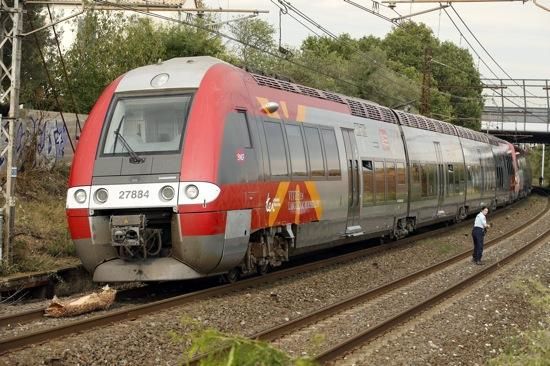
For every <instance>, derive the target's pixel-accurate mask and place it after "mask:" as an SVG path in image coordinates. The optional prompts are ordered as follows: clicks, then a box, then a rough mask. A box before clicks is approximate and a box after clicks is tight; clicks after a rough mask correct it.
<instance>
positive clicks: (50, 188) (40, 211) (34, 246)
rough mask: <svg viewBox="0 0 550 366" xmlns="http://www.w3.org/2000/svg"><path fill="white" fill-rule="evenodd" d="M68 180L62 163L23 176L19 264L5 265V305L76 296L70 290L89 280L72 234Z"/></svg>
mask: <svg viewBox="0 0 550 366" xmlns="http://www.w3.org/2000/svg"><path fill="white" fill-rule="evenodd" d="M68 174H69V167H68V166H67V165H66V164H65V163H58V164H57V165H55V166H53V167H52V168H34V169H23V171H22V172H21V173H20V174H19V175H18V178H17V184H16V214H15V231H14V235H13V251H12V253H13V260H12V263H11V264H10V265H4V264H0V292H2V294H3V297H2V298H3V299H6V297H9V298H10V300H8V302H9V301H14V300H17V299H19V298H20V297H22V296H28V295H33V292H34V294H37V295H40V294H42V295H47V294H48V293H51V292H53V291H55V292H56V293H61V294H63V293H66V292H67V291H69V292H70V291H73V289H65V288H64V286H65V287H66V286H68V284H69V283H71V284H72V283H75V281H74V279H75V278H84V272H81V271H80V270H79V269H78V266H79V264H80V261H79V260H78V258H76V256H75V254H76V253H75V248H74V245H73V243H72V241H71V240H70V236H69V232H68V229H67V219H66V216H65V196H66V192H67V178H68ZM72 268H74V270H72ZM73 271H74V272H73ZM80 285H83V284H80ZM35 288H38V290H34V289H35ZM12 295H13V296H12Z"/></svg>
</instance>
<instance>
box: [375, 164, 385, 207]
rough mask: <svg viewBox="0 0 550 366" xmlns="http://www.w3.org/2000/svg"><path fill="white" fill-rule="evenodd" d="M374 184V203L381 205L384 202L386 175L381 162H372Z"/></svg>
mask: <svg viewBox="0 0 550 366" xmlns="http://www.w3.org/2000/svg"><path fill="white" fill-rule="evenodd" d="M374 182H375V183H374V187H375V190H376V195H375V198H376V203H383V202H384V201H385V200H386V174H385V172H384V162H382V161H375V162H374Z"/></svg>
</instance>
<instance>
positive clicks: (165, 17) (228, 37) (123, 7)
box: [96, 0, 404, 102]
mask: <svg viewBox="0 0 550 366" xmlns="http://www.w3.org/2000/svg"><path fill="white" fill-rule="evenodd" d="M96 2H97V3H103V4H107V5H109V6H113V7H116V8H119V9H123V10H128V11H133V12H136V13H139V14H143V15H147V16H151V17H155V18H158V19H162V20H167V21H171V22H175V23H179V24H184V25H188V26H191V27H194V28H197V29H201V30H203V31H206V32H210V33H213V34H216V35H218V36H220V37H223V38H226V39H228V40H230V41H233V42H236V43H240V44H242V45H244V46H247V47H251V48H254V49H256V50H257V51H260V52H263V53H265V54H267V55H269V56H271V57H275V58H277V59H279V60H281V61H285V62H288V63H291V64H293V65H296V66H298V67H301V68H303V69H306V70H309V71H312V72H315V73H317V74H319V75H322V76H325V77H328V78H330V79H333V80H336V81H340V82H342V83H345V84H348V85H351V86H354V87H356V88H359V89H362V87H361V86H360V85H357V84H355V83H353V82H351V81H348V80H345V79H341V78H338V77H336V76H333V75H330V74H327V73H325V72H322V71H319V70H316V69H313V68H311V67H309V66H307V65H304V64H302V63H299V62H296V61H293V60H288V59H286V58H284V57H282V56H280V55H278V54H276V53H274V52H271V51H268V50H265V49H261V48H260V47H258V46H256V45H254V44H250V43H246V42H244V41H241V40H239V39H237V38H235V37H232V36H230V35H227V34H225V33H222V32H220V31H217V30H214V29H210V28H208V27H206V26H202V25H199V24H194V23H191V22H187V21H184V20H178V19H174V18H170V17H167V16H164V15H161V14H154V13H150V12H148V11H143V10H139V9H136V8H134V7H131V6H127V5H123V4H117V3H112V2H110V1H107V0H96ZM385 96H386V97H388V98H390V99H393V100H396V101H400V102H403V101H404V100H403V99H401V98H398V97H393V96H391V95H387V94H386V95H385Z"/></svg>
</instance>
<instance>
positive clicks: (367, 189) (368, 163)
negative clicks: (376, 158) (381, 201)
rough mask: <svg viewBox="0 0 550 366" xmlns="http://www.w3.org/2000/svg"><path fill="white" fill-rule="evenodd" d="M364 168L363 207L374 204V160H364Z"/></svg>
mask: <svg viewBox="0 0 550 366" xmlns="http://www.w3.org/2000/svg"><path fill="white" fill-rule="evenodd" d="M361 165H362V167H363V206H367V205H372V203H373V202H374V167H373V166H372V160H362V161H361Z"/></svg>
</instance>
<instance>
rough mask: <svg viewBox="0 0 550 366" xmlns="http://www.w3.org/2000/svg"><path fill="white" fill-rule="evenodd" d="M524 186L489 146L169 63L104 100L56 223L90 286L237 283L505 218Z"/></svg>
mask: <svg viewBox="0 0 550 366" xmlns="http://www.w3.org/2000/svg"><path fill="white" fill-rule="evenodd" d="M530 179H531V178H530V171H529V165H528V164H527V163H526V161H525V158H524V156H523V155H522V153H521V152H519V151H518V150H517V149H516V148H515V147H514V146H513V145H512V144H510V143H508V142H506V141H503V140H500V139H498V138H496V137H492V136H490V135H485V134H482V133H479V132H475V131H472V130H468V129H465V128H462V127H459V126H454V125H451V124H448V123H445V122H441V121H437V120H434V119H430V118H426V117H422V116H417V115H413V114H409V113H405V112H402V111H398V110H392V109H389V108H386V107H383V106H380V105H377V104H375V103H371V102H368V101H365V100H361V99H357V98H351V97H347V96H344V95H340V94H335V93H330V92H326V91H321V90H317V89H313V88H309V87H305V86H302V85H297V84H293V83H290V82H287V81H281V80H277V79H274V78H270V77H266V76H262V75H256V74H253V73H249V72H246V71H244V70H242V69H240V68H237V67H234V66H232V65H230V64H227V63H225V62H223V61H220V60H217V59H214V58H211V57H190V58H175V59H171V60H168V61H165V62H162V63H158V64H155V65H149V66H145V67H140V68H138V69H135V70H132V71H130V72H128V73H126V74H124V75H122V76H121V77H119V78H118V79H116V80H115V81H113V82H112V83H111V84H110V85H109V86H108V87H107V88H106V89H105V91H104V92H103V93H102V95H101V96H100V98H99V100H98V101H97V103H96V104H95V106H94V107H93V109H92V111H91V113H90V115H89V117H88V119H87V121H86V125H85V127H84V130H83V132H82V135H81V138H80V142H79V144H78V148H77V151H76V153H75V156H74V161H73V164H72V169H71V174H70V178H69V190H68V193H67V216H68V222H69V228H70V232H71V236H72V239H73V241H74V243H75V245H76V248H77V253H78V255H79V257H80V258H81V260H82V262H83V264H84V266H85V267H86V269H87V270H89V271H90V272H92V273H93V278H94V281H98V282H119V281H166V280H181V279H192V278H198V277H204V276H212V275H218V274H228V275H229V276H230V277H234V276H236V275H237V274H251V273H256V272H263V271H265V270H267V269H268V268H269V267H270V266H277V265H280V264H281V263H282V262H284V261H288V260H289V259H290V258H291V257H292V256H294V255H297V254H303V253H306V252H309V251H313V250H318V249H320V248H323V247H330V246H335V245H342V244H345V243H350V242H353V241H359V240H363V239H365V238H368V237H382V236H385V237H393V238H400V237H403V236H405V235H407V234H408V233H410V232H412V231H414V230H415V229H416V228H419V227H421V226H424V225H428V224H431V223H434V222H438V221H446V220H460V219H463V218H464V217H466V216H467V215H468V214H469V213H472V212H476V211H477V210H479V208H480V207H481V206H483V205H487V206H490V207H493V208H494V207H497V206H502V205H506V204H508V203H510V202H512V201H514V200H516V199H518V198H520V197H521V196H523V195H525V194H527V193H528V192H529V189H530Z"/></svg>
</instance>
